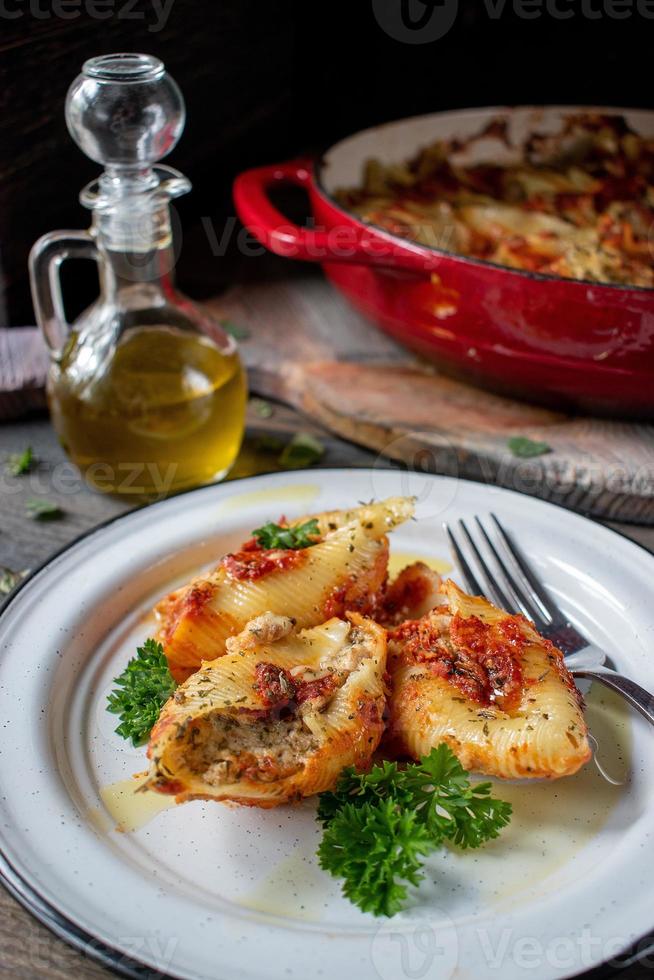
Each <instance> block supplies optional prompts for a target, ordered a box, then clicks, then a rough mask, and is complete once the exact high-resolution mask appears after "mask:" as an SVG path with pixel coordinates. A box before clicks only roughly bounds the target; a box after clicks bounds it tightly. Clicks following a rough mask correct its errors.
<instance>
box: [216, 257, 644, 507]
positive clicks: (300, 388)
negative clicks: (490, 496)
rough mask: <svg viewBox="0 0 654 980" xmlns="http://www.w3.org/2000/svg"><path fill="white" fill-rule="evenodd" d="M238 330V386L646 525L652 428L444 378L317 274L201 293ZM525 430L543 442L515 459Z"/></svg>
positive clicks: (337, 424) (407, 455) (393, 453)
mask: <svg viewBox="0 0 654 980" xmlns="http://www.w3.org/2000/svg"><path fill="white" fill-rule="evenodd" d="M211 306H212V308H213V310H214V312H215V313H216V314H217V315H218V316H219V317H220V318H221V319H227V320H229V321H231V322H233V323H234V324H235V325H237V326H238V327H241V328H244V329H245V330H246V331H247V334H248V336H247V338H245V339H243V340H241V347H242V350H243V354H244V357H245V361H246V363H247V365H248V368H249V372H250V386H251V389H252V390H253V391H255V392H256V393H257V394H259V395H262V396H264V397H269V398H276V399H280V400H281V401H284V402H287V403H289V404H290V405H292V406H294V407H295V408H298V409H300V410H301V411H303V412H305V413H306V414H307V415H308V416H309V417H311V418H312V419H314V420H316V421H318V422H320V423H322V424H323V425H325V426H326V427H327V428H329V429H331V430H332V431H334V432H335V433H337V434H338V435H340V436H342V437H344V438H346V439H349V440H352V441H353V442H356V443H359V444H361V445H363V446H366V447H368V448H370V449H374V450H377V451H378V452H379V453H380V454H383V455H384V456H386V457H390V458H392V459H395V460H399V461H402V462H404V463H405V464H407V466H409V467H412V468H416V469H420V470H421V471H423V472H424V471H431V472H435V473H446V474H448V475H453V476H459V477H465V478H469V479H475V480H484V481H486V482H488V483H495V484H498V485H500V486H503V487H509V488H511V489H514V490H520V491H523V492H526V493H530V494H533V495H535V496H538V497H543V498H544V499H546V500H552V501H555V502H557V503H561V504H563V505H565V506H567V507H571V508H573V509H575V510H579V511H582V512H584V513H588V514H592V515H594V516H596V517H603V518H609V519H612V520H620V521H634V522H638V523H641V524H654V426H653V425H649V424H640V423H631V422H612V421H607V420H602V419H594V418H584V417H580V416H577V417H573V416H569V415H564V414H560V413H557V412H553V411H549V410H547V409H544V408H538V407H535V406H532V405H526V404H524V403H521V402H517V401H513V400H511V399H509V398H504V397H500V396H498V395H492V394H489V393H487V392H484V391H481V390H480V389H477V388H474V387H472V386H470V385H466V384H463V383H461V382H458V381H453V380H451V379H449V378H446V377H444V376H442V375H440V374H439V373H438V371H437V370H436V369H435V368H434V367H432V366H431V365H426V364H424V363H423V362H421V361H419V360H418V359H417V358H416V357H415V356H414V355H413V354H411V353H409V352H407V351H405V350H404V349H403V348H402V347H400V346H398V345H397V344H395V342H394V341H392V340H391V339H390V338H388V337H386V336H385V335H384V334H382V333H381V332H379V331H378V330H376V329H375V328H374V327H373V326H372V325H371V324H370V323H369V322H368V321H367V320H365V319H364V318H363V317H362V316H360V315H359V314H358V313H356V312H355V311H354V310H352V309H351V308H350V306H349V305H348V304H347V302H346V301H345V300H344V299H343V298H342V297H341V296H340V295H339V294H338V293H337V292H336V291H335V290H334V289H332V287H331V286H330V285H329V284H328V283H327V282H326V281H325V280H324V279H322V278H320V277H317V276H315V275H311V276H306V277H305V276H302V277H300V278H297V277H296V278H294V279H289V280H284V281H277V282H272V283H270V282H269V283H263V284H256V285H249V286H240V287H237V288H234V289H232V290H231V291H230V292H228V293H227V294H225V295H223V296H221V297H220V298H218V299H216V300H214V301H212V303H211ZM512 436H527V437H529V438H531V439H534V440H537V441H542V442H546V443H547V444H548V445H549V446H550V447H551V449H552V452H550V453H547V454H546V455H543V456H539V457H537V458H533V459H518V458H516V457H515V456H513V454H512V453H511V452H510V450H509V448H508V445H507V442H508V440H509V439H510V438H511V437H512Z"/></svg>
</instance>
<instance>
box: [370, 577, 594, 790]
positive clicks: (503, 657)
mask: <svg viewBox="0 0 654 980" xmlns="http://www.w3.org/2000/svg"><path fill="white" fill-rule="evenodd" d="M388 641H389V647H388V652H389V670H390V672H391V695H390V702H389V708H390V724H389V738H390V740H391V743H392V744H393V746H394V747H395V748H397V750H398V751H399V752H401V753H404V754H407V755H409V756H411V757H412V758H414V759H420V758H421V757H422V756H424V755H426V754H427V753H428V752H429V751H430V749H432V748H433V747H435V746H437V745H439V744H440V743H441V742H446V743H447V744H448V745H449V747H450V748H451V749H452V751H453V752H454V753H455V754H456V755H457V756H458V758H459V760H460V761H461V763H462V765H463V766H464V767H465V768H466V769H470V770H475V771H477V772H483V773H487V774H489V775H492V776H500V777H503V778H506V779H515V778H519V777H528V776H531V777H541V778H556V777H559V776H569V775H572V774H573V773H575V772H576V771H577V770H578V769H579V768H580V767H581V766H582V765H584V763H586V762H587V761H588V759H589V758H590V756H591V751H590V747H589V744H588V737H587V729H586V724H585V721H584V718H583V715H582V711H581V696H580V694H579V692H578V690H577V688H576V687H575V684H574V681H573V679H572V677H571V675H570V673H569V672H568V670H567V669H566V667H565V664H564V660H563V655H562V653H561V652H560V651H559V650H557V649H556V648H555V647H554V646H552V644H551V643H549V642H548V641H547V640H544V639H543V638H542V637H541V636H539V635H538V633H537V632H536V631H535V629H534V627H533V625H532V624H531V623H530V622H529V621H528V620H527V619H525V618H524V617H523V616H511V615H509V614H508V613H505V612H503V611H502V610H500V609H497V608H496V607H495V606H493V605H491V603H489V602H487V601H486V600H485V599H482V598H478V597H473V596H469V595H466V594H465V593H464V592H462V591H461V590H460V589H459V588H457V586H456V585H455V584H454V583H453V582H450V581H448V582H445V583H444V585H443V586H442V593H441V604H440V605H438V606H436V608H435V609H433V610H432V611H431V612H430V613H428V614H427V615H426V616H424V617H422V618H421V619H418V620H410V621H407V622H405V623H403V624H402V625H400V626H397V627H395V628H393V629H391V630H390V631H389V634H388Z"/></svg>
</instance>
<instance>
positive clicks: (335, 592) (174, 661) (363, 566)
mask: <svg viewBox="0 0 654 980" xmlns="http://www.w3.org/2000/svg"><path fill="white" fill-rule="evenodd" d="M413 511H414V503H413V499H412V498H409V497H395V498H390V499H388V500H386V501H383V502H380V503H377V504H371V505H369V506H364V507H359V508H356V509H354V510H352V511H331V512H328V513H326V514H322V515H317V520H318V523H319V527H320V530H321V533H322V534H323V535H324V537H323V538H322V540H321V541H319V543H318V544H315V545H313V546H312V547H309V548H302V549H298V550H296V551H279V550H275V551H274V552H272V551H269V552H266V551H260V552H253V553H252V554H247V553H245V552H244V553H242V554H241V553H240V555H236V556H227V558H225V559H224V560H223V562H224V564H221V565H219V566H218V568H217V569H216V570H215V571H214V572H213V573H211V574H210V575H208V576H206V577H204V578H198V579H196V580H194V581H193V582H192V583H191V584H190V585H189V586H188V587H187V588H185V589H181V590H178V591H177V592H174V593H172V595H170V596H168V597H166V598H165V599H164V600H162V601H161V602H160V603H159V605H158V606H157V608H156V612H157V615H158V617H159V619H160V622H161V627H160V631H159V635H158V638H159V640H160V641H161V643H162V644H163V647H164V651H165V653H166V657H167V659H168V663H169V666H170V670H171V672H172V674H173V676H174V677H175V679H176V680H177V681H182V680H185V679H186V678H187V677H188V676H189V675H190V674H191V673H192V672H193V671H195V670H197V669H198V667H199V666H200V664H201V663H202V662H203V661H205V660H214V659H215V658H216V657H219V656H221V655H222V654H223V653H224V652H225V644H226V641H227V639H228V638H229V637H230V636H235V635H236V634H238V633H239V632H240V631H241V630H242V629H243V628H244V626H245V624H246V623H248V622H249V621H250V620H252V619H254V618H255V617H257V616H259V615H261V614H262V613H264V612H267V611H269V612H272V613H275V614H277V615H282V616H285V615H291V616H293V618H294V619H295V621H296V624H297V626H298V628H300V629H302V628H306V627H311V626H315V625H317V624H319V623H322V622H324V621H325V620H327V619H329V618H330V617H332V616H343V615H344V614H345V612H346V611H348V610H354V611H356V612H360V613H363V614H366V615H367V614H370V615H373V614H374V613H375V612H376V610H377V607H378V606H379V604H380V602H381V599H382V596H383V590H384V586H385V583H386V577H387V573H388V540H387V538H386V533H387V532H388V531H391V530H392V529H393V528H394V527H396V526H397V525H398V524H401V523H402V522H403V521H405V520H407V519H408V518H409V517H411V516H412V514H413ZM303 520H304V519H303ZM253 555H254V558H255V559H257V560H261V561H266V560H269V563H270V566H271V568H270V570H268V571H267V572H266V573H265V574H262V575H260V576H259V577H256V578H253V577H248V576H249V569H248V567H247V565H245V564H244V563H245V560H246V559H247V560H252V557H253ZM239 561H241V565H242V566H243V568H244V571H245V576H244V577H238V576H239V574H240V573H241V566H239V564H238V562H239ZM230 562H231V564H230ZM234 569H235V571H234Z"/></svg>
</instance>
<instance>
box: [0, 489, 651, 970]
mask: <svg viewBox="0 0 654 980" xmlns="http://www.w3.org/2000/svg"><path fill="white" fill-rule="evenodd" d="M407 492H408V493H415V494H417V496H418V498H419V502H418V508H417V516H418V520H417V521H416V522H411V523H409V524H408V525H406V526H404V527H402V528H400V529H398V530H397V532H396V533H395V534H394V535H393V541H392V549H393V551H394V552H396V553H397V554H398V555H399V557H398V558H397V559H396V560H397V561H398V562H401V561H402V560H405V561H406V560H408V559H409V558H410V557H412V556H414V555H421V556H425V557H431V558H435V559H441V560H445V561H447V560H448V552H447V548H446V545H445V541H444V537H443V533H442V530H441V521H442V520H444V519H448V520H453V519H455V518H457V517H459V516H469V515H472V514H474V513H482V514H483V513H487V512H488V511H490V510H493V511H495V512H496V513H497V514H498V515H499V516H500V517H501V518H503V519H504V520H505V522H506V523H507V524H508V525H509V526H510V527H511V528H512V529H513V530H514V531H515V532H516V533H517V535H518V537H519V538H520V540H521V541H522V542H523V546H524V548H525V550H526V551H527V553H528V555H529V557H530V559H531V560H532V561H533V563H534V565H535V567H536V568H537V569H538V571H539V573H540V574H541V575H542V576H543V578H544V579H545V581H546V583H547V585H548V587H549V588H550V589H551V591H552V594H553V595H554V596H555V597H556V599H557V600H558V601H559V602H560V604H561V605H562V606H563V608H564V609H565V610H566V612H567V613H568V614H569V615H570V617H571V618H572V619H573V620H574V621H575V622H576V623H577V624H578V625H579V626H580V627H581V628H582V629H583V631H584V632H585V633H587V634H588V636H589V637H590V638H591V639H593V640H594V641H596V642H597V643H599V644H601V645H603V646H605V647H606V649H607V650H608V651H609V652H610V653H611V655H612V656H613V658H614V660H615V662H616V664H617V665H618V667H619V668H620V669H621V670H622V671H623V672H624V673H627V674H629V675H631V676H633V677H634V678H635V679H636V680H638V681H639V682H640V683H641V684H643V685H644V686H645V687H648V688H649V689H654V658H653V657H652V655H651V650H652V641H653V632H654V604H653V602H652V582H653V581H654V557H652V556H651V555H650V554H648V553H647V552H645V551H644V550H642V549H640V548H639V547H637V546H636V545H634V544H632V543H630V542H629V541H627V540H626V539H624V538H622V537H620V536H618V535H616V534H614V533H613V532H611V531H609V530H607V529H605V528H603V527H601V526H599V525H596V524H593V523H591V522H590V521H587V520H584V519H583V518H581V517H578V516H576V515H574V514H572V513H569V512H567V511H564V510H561V509H558V508H556V507H554V506H551V505H549V504H546V503H543V502H540V501H537V500H533V499H530V498H528V497H524V496H520V495H518V494H514V493H511V492H509V491H506V490H500V489H497V488H491V487H486V486H482V485H478V484H473V483H467V482H464V481H454V480H450V479H445V478H438V477H428V476H416V475H406V474H402V473H400V472H398V471H389V470H379V471H378V470H322V471H310V472H301V473H296V474H290V475H289V474H277V475H273V476H266V477H259V478H255V479H251V480H244V481H241V482H240V483H232V484H225V485H222V486H214V487H208V488H205V489H202V490H198V491H195V492H194V493H191V494H185V495H182V496H179V497H176V498H173V499H171V500H168V501H166V502H164V503H160V504H156V505H154V506H153V507H151V508H148V509H145V510H140V511H136V512H134V513H131V514H129V515H127V516H125V517H122V518H120V519H119V520H117V521H114V522H112V523H110V524H108V525H105V526H103V527H101V528H99V529H97V530H96V531H94V532H92V533H91V534H89V535H87V536H86V537H84V538H83V539H81V540H80V541H78V542H77V543H75V544H74V545H72V546H71V547H70V548H68V549H67V550H65V551H64V552H63V553H61V554H59V555H58V556H56V557H55V558H53V559H52V560H51V561H49V562H48V563H47V564H46V565H45V566H44V567H43V568H42V569H41V570H40V571H39V572H38V573H37V574H35V575H34V576H33V577H32V578H31V579H29V580H28V581H27V582H26V583H25V584H24V586H23V587H22V588H21V589H20V591H19V592H18V593H17V594H16V595H15V597H14V598H13V599H12V600H11V601H10V602H9V604H8V605H7V607H6V608H5V610H4V612H3V614H2V617H1V619H0V651H1V656H0V716H1V718H2V739H1V741H0V787H1V790H0V792H1V799H0V850H1V852H2V862H1V869H2V871H3V874H4V876H5V878H6V879H7V881H8V882H9V885H10V887H11V888H12V890H13V891H14V893H15V894H17V895H18V896H19V897H20V898H21V899H22V900H23V901H24V902H25V903H26V904H28V905H29V906H30V907H31V908H32V910H33V911H34V912H35V914H37V915H39V916H40V917H41V918H42V919H43V920H44V921H46V922H47V923H48V924H49V925H50V926H51V927H52V928H54V929H56V930H57V931H59V932H60V933H61V934H64V935H65V936H67V938H68V939H69V940H70V941H72V942H75V943H77V944H78V945H82V946H85V948H86V949H87V950H88V951H90V953H91V954H92V955H98V956H104V957H105V959H108V960H109V961H111V962H112V963H113V965H114V966H118V967H119V968H122V969H123V970H124V971H127V972H131V973H132V974H134V975H142V974H139V968H138V964H141V965H144V966H146V967H148V968H149V969H150V970H157V971H161V972H163V973H168V974H170V975H172V976H175V977H184V978H187V977H188V978H209V977H211V978H213V977H216V978H223V980H237V978H238V980H250V978H252V980H254V978H257V980H269V978H276V980H282V978H283V980H286V978H293V977H297V978H298V980H314V978H315V980H318V978H323V977H324V978H330V977H344V978H345V977H349V976H357V977H358V978H359V980H369V978H381V980H394V978H404V977H406V978H415V977H418V978H421V977H430V978H431V977H438V978H448V977H450V976H454V975H455V974H456V977H457V978H466V977H470V978H472V977H486V976H491V977H494V976H497V977H501V978H502V980H512V978H517V977H527V976H529V977H532V978H548V980H549V978H555V977H567V976H572V975H574V974H576V973H579V972H581V971H583V970H585V969H588V968H590V967H593V966H595V965H596V964H598V963H600V962H602V961H606V960H607V959H611V958H613V957H615V956H616V955H617V954H618V953H620V952H622V951H624V950H625V949H628V948H631V947H632V946H633V944H634V942H635V941H637V940H638V939H639V937H641V936H643V935H644V934H645V933H647V932H648V931H649V930H650V929H651V928H652V926H654V884H653V882H654V873H653V872H654V867H653V865H654V851H653V848H652V837H651V835H652V827H653V823H652V815H651V809H650V800H651V799H652V794H653V793H654V738H653V733H652V731H651V729H650V728H649V727H648V726H647V725H646V723H645V722H644V721H643V720H642V719H641V718H640V717H639V716H637V715H635V714H632V713H630V712H629V711H627V710H626V709H625V708H623V707H622V706H621V705H620V704H619V703H617V702H616V701H615V700H614V699H613V697H612V696H611V695H608V694H606V695H605V694H604V693H603V692H602V691H601V690H594V689H591V691H590V694H589V696H588V702H589V708H588V717H589V720H590V724H591V728H592V731H593V733H594V734H595V736H596V738H597V739H598V742H599V758H600V759H601V761H602V764H603V766H604V768H605V769H607V770H608V771H609V773H610V775H611V776H612V777H613V778H614V779H617V780H624V782H623V784H622V785H619V786H615V785H612V784H610V783H608V782H606V781H605V780H604V779H603V778H602V776H600V774H599V772H598V770H597V769H596V767H595V766H594V764H592V763H591V764H590V765H589V766H588V767H587V768H586V769H585V770H584V771H583V772H582V773H580V774H578V775H577V776H575V777H572V778H571V779H568V780H563V781H560V782H559V783H555V784H545V783H537V784H535V783H532V784H525V783H522V784H500V785H499V786H498V790H497V792H498V795H501V796H503V797H504V798H510V799H511V800H512V801H513V803H514V808H515V815H514V818H513V821H512V824H511V826H510V828H509V829H508V830H507V831H505V832H504V834H503V836H502V837H501V839H500V840H498V841H496V842H493V843H492V844H490V845H488V846H487V847H485V848H483V849H482V850H480V851H479V852H477V853H475V852H472V853H463V854H462V853H456V852H454V851H451V852H443V853H442V854H438V855H436V856H435V857H434V859H433V860H432V861H431V862H430V864H429V875H428V880H427V881H426V882H425V883H424V884H423V886H421V888H420V890H419V891H418V892H417V894H416V895H414V896H413V900H412V907H411V911H410V912H406V913H403V914H402V915H401V916H398V917H397V918H395V919H393V920H391V921H390V922H388V921H384V922H380V921H379V920H375V919H374V918H372V917H370V916H368V915H364V914H363V913H360V912H359V911H358V910H357V909H356V908H354V907H352V906H351V905H350V904H348V903H347V902H346V901H345V900H344V899H342V898H341V896H340V893H339V887H338V884H337V882H335V881H334V880H333V879H331V878H330V877H329V876H327V875H326V874H324V873H323V872H322V871H320V869H319V868H318V867H317V864H316V862H315V860H314V857H313V855H314V852H315V848H316V845H317V842H318V839H319V833H318V829H317V825H316V822H315V819H314V804H313V803H312V802H310V801H308V802H306V803H305V804H303V805H302V806H300V807H295V808H293V807H291V808H283V809H280V810H277V811H257V810H254V809H243V808H229V807H226V806H220V805H217V804H211V803H202V802H194V803H190V804H187V805H185V806H182V807H177V808H170V809H166V810H164V811H161V812H159V813H157V814H156V815H154V814H153V813H150V814H149V815H150V816H151V817H152V819H151V820H150V821H149V822H146V823H143V818H144V816H145V815H144V814H143V813H139V814H137V813H135V812H134V811H133V809H128V810H125V809H124V807H123V810H122V811H121V808H120V806H118V804H119V803H120V797H118V796H117V795H116V792H115V791H109V792H107V790H106V787H107V786H109V785H110V784H114V783H116V782H117V781H120V780H124V779H126V778H128V777H129V776H130V774H132V773H134V772H137V771H139V770H142V769H143V768H144V752H143V750H141V749H132V748H130V747H129V746H128V745H127V744H126V743H125V742H124V741H123V740H121V739H120V738H119V737H118V736H116V735H114V733H113V728H114V726H115V724H116V719H115V717H114V716H111V715H108V714H107V712H106V711H105V707H104V705H105V700H106V695H107V692H108V690H109V688H110V685H111V679H112V678H113V677H114V676H115V675H116V674H118V673H119V672H120V671H121V670H122V669H123V667H124V665H125V663H126V661H127V660H128V659H129V657H130V656H132V655H133V653H134V650H135V646H136V643H137V642H138V641H140V640H142V639H144V638H145V637H146V636H148V635H149V634H150V633H151V632H152V628H153V625H152V620H151V619H150V617H149V610H150V607H151V605H152V602H153V600H154V599H155V598H156V597H157V596H159V595H160V594H162V593H163V592H165V591H166V590H167V589H168V588H169V587H170V586H171V584H173V583H175V582H177V581H179V580H180V579H183V578H184V577H185V576H189V574H190V573H192V572H194V571H196V570H197V569H198V568H199V567H201V566H202V565H204V564H206V563H209V562H211V561H215V559H216V557H217V556H219V555H220V554H222V553H223V552H224V551H225V550H228V549H229V548H231V547H233V546H234V545H235V544H236V543H237V542H238V541H240V540H242V539H243V538H244V536H245V535H246V534H247V533H248V532H249V531H250V530H251V529H252V528H254V527H257V526H259V525H260V524H262V523H263V522H264V521H265V520H267V519H269V518H276V517H277V516H279V515H280V514H281V513H284V514H286V515H287V516H295V515H299V514H302V513H306V512H311V511H319V510H323V509H325V508H335V507H345V506H351V505H352V504H353V503H354V502H356V501H357V500H367V499H370V498H371V497H376V498H380V497H385V496H388V495H391V494H397V493H407ZM103 796H104V800H105V802H103ZM130 798H131V797H130ZM122 799H123V801H124V799H125V797H123V798H122ZM116 819H122V820H123V822H124V824H125V826H126V827H129V826H134V827H136V826H137V825H138V824H141V826H139V827H138V829H134V830H132V831H129V830H128V831H127V832H125V831H122V832H121V831H117V830H116V829H115V824H116Z"/></svg>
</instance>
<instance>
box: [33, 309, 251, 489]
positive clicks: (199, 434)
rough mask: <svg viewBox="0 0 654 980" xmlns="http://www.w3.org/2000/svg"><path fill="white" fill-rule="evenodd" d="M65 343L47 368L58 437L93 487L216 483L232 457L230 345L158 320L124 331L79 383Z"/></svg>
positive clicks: (236, 382) (241, 384)
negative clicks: (100, 368) (103, 362)
mask: <svg viewBox="0 0 654 980" xmlns="http://www.w3.org/2000/svg"><path fill="white" fill-rule="evenodd" d="M79 353H80V352H79V348H77V347H76V345H75V343H74V342H73V343H72V344H71V345H70V350H69V352H68V353H67V355H65V356H64V358H63V359H62V362H61V365H60V366H59V367H58V369H57V370H55V371H53V372H52V373H51V377H50V384H49V400H50V405H51V410H52V418H53V422H54V425H55V428H56V430H57V432H58V433H59V437H60V439H61V441H62V444H63V445H64V447H65V449H66V450H67V452H68V453H69V455H70V456H71V458H72V460H73V462H75V463H76V464H77V466H78V467H79V468H80V470H81V471H82V472H83V473H84V474H85V476H86V478H87V480H88V481H89V482H90V483H91V484H93V485H94V486H95V487H96V488H97V489H99V490H104V491H108V492H112V493H121V494H122V493H125V494H135V495H144V496H159V495H162V494H166V493H170V492H172V491H177V490H183V489H186V488H187V487H192V486H197V485H198V484H201V483H208V482H210V481H212V480H216V479H220V477H222V476H224V475H225V473H226V472H227V471H228V470H229V468H230V466H231V465H232V463H233V461H234V459H235V457H236V454H237V453H238V450H239V447H240V443H241V438H242V435H243V417H244V411H245V400H246V386H245V378H244V373H243V370H242V368H241V364H240V361H239V357H238V353H237V351H236V346H235V344H234V343H233V342H232V344H231V345H230V346H228V347H227V348H226V349H224V350H221V349H220V348H219V347H218V346H217V345H216V344H215V343H213V341H211V340H210V339H209V338H208V337H202V336H199V335H195V334H191V333H188V332H184V331H179V330H176V329H174V328H171V327H167V326H152V327H147V328H138V327H137V328H133V329H131V330H128V331H127V332H126V333H125V334H124V335H123V336H122V337H121V339H120V340H119V342H118V344H117V346H116V350H115V353H114V356H113V357H112V358H111V360H110V361H109V363H108V364H107V367H106V371H104V372H102V373H101V374H100V376H99V377H98V376H94V377H92V378H91V379H90V380H88V381H86V382H83V383H82V385H78V384H77V383H76V381H75V375H76V372H75V371H74V370H73V369H72V366H73V363H74V361H75V360H76V355H77V356H79Z"/></svg>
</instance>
